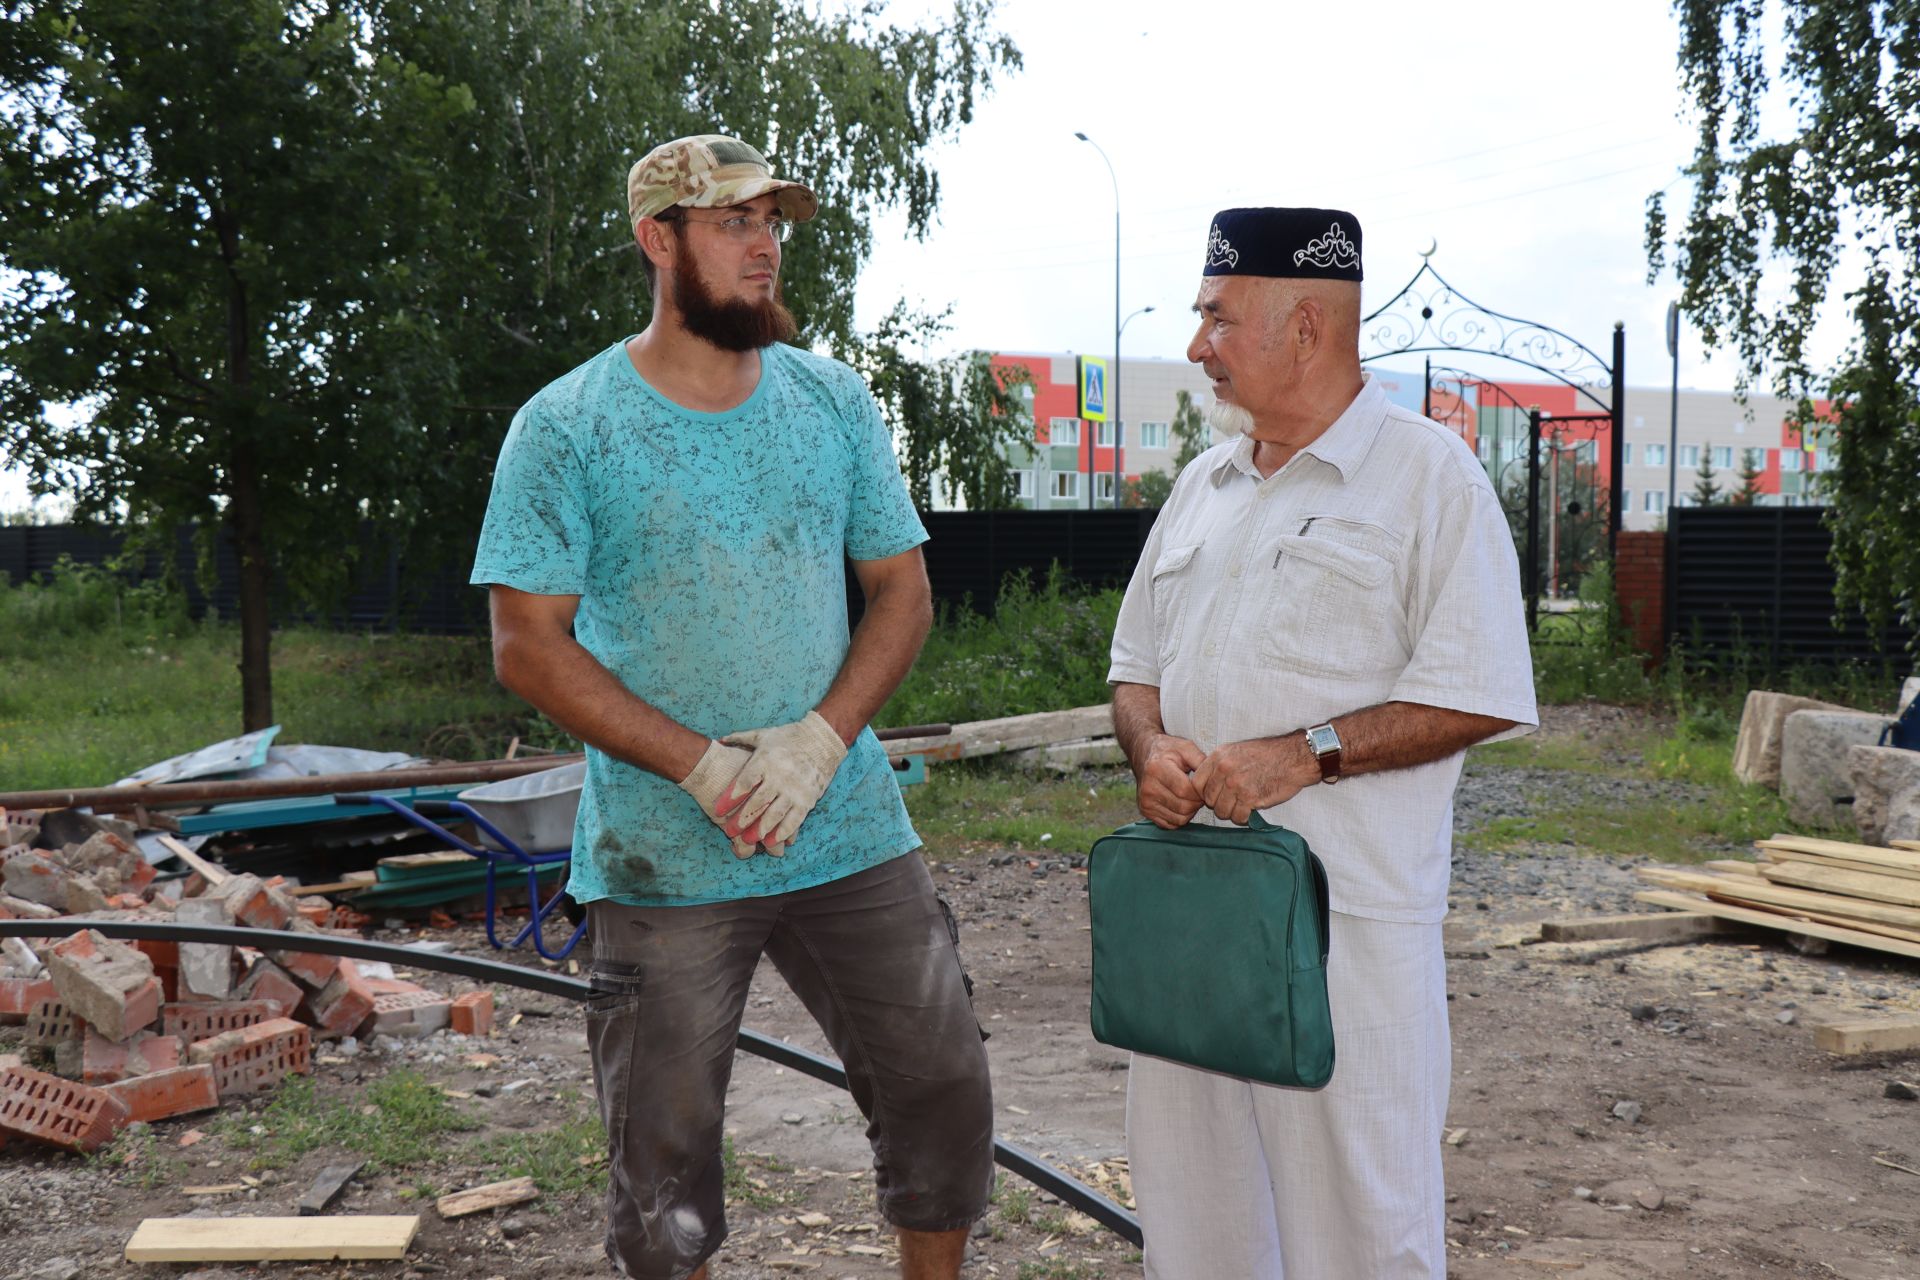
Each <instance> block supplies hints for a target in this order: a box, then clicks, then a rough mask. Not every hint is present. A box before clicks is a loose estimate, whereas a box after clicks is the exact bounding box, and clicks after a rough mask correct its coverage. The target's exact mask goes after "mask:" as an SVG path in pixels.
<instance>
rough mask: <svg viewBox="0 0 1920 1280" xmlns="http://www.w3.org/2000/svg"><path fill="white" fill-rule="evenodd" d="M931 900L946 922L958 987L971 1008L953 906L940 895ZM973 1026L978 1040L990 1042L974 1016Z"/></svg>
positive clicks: (970, 986)
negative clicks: (956, 970)
mask: <svg viewBox="0 0 1920 1280" xmlns="http://www.w3.org/2000/svg"><path fill="white" fill-rule="evenodd" d="M933 900H934V901H935V902H937V903H939V904H940V918H941V919H942V920H945V921H946V922H947V940H948V941H949V942H951V943H953V960H954V963H955V964H957V965H959V966H960V985H961V986H963V987H965V988H966V989H967V1007H968V1008H969V1009H971V1008H972V1007H973V976H972V975H971V974H969V973H968V972H967V962H966V961H965V960H962V959H961V958H960V921H959V920H958V919H957V918H956V917H955V916H954V914H953V904H951V903H949V902H948V901H947V900H946V898H945V897H944V896H942V895H940V894H937V893H936V894H934V895H933ZM973 1025H974V1026H976V1027H979V1028H980V1038H981V1039H982V1040H991V1039H993V1036H992V1035H990V1034H989V1033H988V1031H987V1029H986V1028H985V1027H981V1026H980V1016H979V1015H978V1014H975V1015H974V1019H973Z"/></svg>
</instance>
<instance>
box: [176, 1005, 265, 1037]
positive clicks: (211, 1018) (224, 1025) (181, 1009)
mask: <svg viewBox="0 0 1920 1280" xmlns="http://www.w3.org/2000/svg"><path fill="white" fill-rule="evenodd" d="M284 1013H285V1011H284V1010H282V1009H281V1008H280V1006H279V1005H278V1004H276V1003H275V1002H273V1001H271V1000H223V1001H220V1002H218V1003H214V1004H201V1003H193V1004H186V1003H181V1004H163V1005H161V1006H160V1030H161V1031H162V1032H164V1033H165V1034H167V1035H170V1036H178V1037H180V1039H182V1040H184V1041H186V1042H187V1043H188V1044H192V1043H193V1042H194V1041H196V1040H205V1039H208V1038H209V1037H211V1036H217V1035H221V1034H223V1033H225V1032H228V1031H239V1030H241V1029H242V1028H245V1027H251V1026H256V1025H258V1024H259V1023H262V1022H266V1021H268V1020H269V1019H272V1018H278V1017H282V1016H284Z"/></svg>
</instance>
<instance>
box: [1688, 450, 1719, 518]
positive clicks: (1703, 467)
mask: <svg viewBox="0 0 1920 1280" xmlns="http://www.w3.org/2000/svg"><path fill="white" fill-rule="evenodd" d="M1717 475H1718V473H1717V472H1715V471H1714V469H1713V446H1712V445H1711V444H1709V445H1707V446H1706V447H1704V448H1703V449H1701V450H1700V465H1699V466H1698V467H1696V468H1694V472H1693V505H1694V506H1696V507H1711V506H1715V505H1717V504H1718V503H1719V502H1721V501H1722V498H1721V494H1720V481H1719V480H1718V478H1717Z"/></svg>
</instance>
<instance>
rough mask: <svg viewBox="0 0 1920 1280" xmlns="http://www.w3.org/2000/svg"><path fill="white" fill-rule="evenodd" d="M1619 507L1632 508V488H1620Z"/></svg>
mask: <svg viewBox="0 0 1920 1280" xmlns="http://www.w3.org/2000/svg"><path fill="white" fill-rule="evenodd" d="M1620 509H1621V510H1622V511H1631V510H1633V490H1631V489H1622V490H1621V491H1620Z"/></svg>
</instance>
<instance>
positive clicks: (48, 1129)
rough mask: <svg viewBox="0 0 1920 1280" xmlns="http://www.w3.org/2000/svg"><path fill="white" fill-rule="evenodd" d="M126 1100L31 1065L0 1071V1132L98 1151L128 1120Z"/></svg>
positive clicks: (67, 1147) (71, 1148)
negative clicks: (36, 1069)
mask: <svg viewBox="0 0 1920 1280" xmlns="http://www.w3.org/2000/svg"><path fill="white" fill-rule="evenodd" d="M127 1119H128V1117H127V1104H126V1103H124V1102H122V1101H120V1099H118V1098H116V1097H114V1096H113V1095H112V1094H110V1093H108V1092H107V1091H106V1090H104V1089H94V1088H90V1087H89V1086H87V1085H84V1084H76V1083H75V1082H73V1081H71V1080H62V1079H61V1078H60V1077H59V1076H50V1075H48V1074H47V1073H46V1072H44V1071H35V1070H33V1069H32V1068H31V1067H12V1068H9V1069H8V1070H7V1071H5V1072H0V1132H4V1133H7V1134H9V1135H12V1136H14V1137H20V1138H29V1139H32V1140H33V1141H36V1142H44V1143H46V1144H47V1145H49V1146H54V1147H64V1148H66V1149H67V1150H69V1151H83V1152H84V1151H97V1150H99V1149H100V1148H101V1147H103V1146H105V1145H106V1143H107V1141H108V1140H109V1139H111V1138H112V1137H113V1135H114V1132H115V1131H116V1130H118V1129H119V1128H121V1127H122V1126H123V1125H125V1124H126V1123H127Z"/></svg>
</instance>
